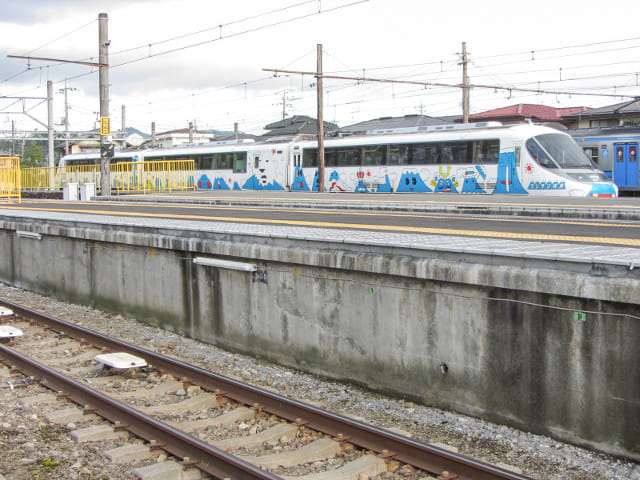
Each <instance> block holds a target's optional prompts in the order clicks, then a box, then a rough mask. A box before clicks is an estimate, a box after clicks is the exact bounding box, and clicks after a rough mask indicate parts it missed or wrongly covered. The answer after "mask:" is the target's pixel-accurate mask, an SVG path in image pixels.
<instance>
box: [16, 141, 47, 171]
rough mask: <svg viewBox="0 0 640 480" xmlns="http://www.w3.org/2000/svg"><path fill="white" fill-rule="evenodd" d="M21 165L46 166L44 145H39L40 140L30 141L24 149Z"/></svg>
mask: <svg viewBox="0 0 640 480" xmlns="http://www.w3.org/2000/svg"><path fill="white" fill-rule="evenodd" d="M21 166H22V167H23V168H25V167H42V166H44V147H43V146H42V145H38V142H28V143H27V145H26V146H25V149H24V157H23V158H22V163H21Z"/></svg>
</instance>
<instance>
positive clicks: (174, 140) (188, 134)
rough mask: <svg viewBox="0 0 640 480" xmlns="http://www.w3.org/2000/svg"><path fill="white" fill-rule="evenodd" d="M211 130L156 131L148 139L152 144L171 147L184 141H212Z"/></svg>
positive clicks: (213, 135)
mask: <svg viewBox="0 0 640 480" xmlns="http://www.w3.org/2000/svg"><path fill="white" fill-rule="evenodd" d="M214 137H215V134H214V133H213V132H201V131H198V130H195V129H189V128H181V129H178V130H169V131H167V132H162V133H157V134H156V135H155V138H154V139H148V140H147V142H152V143H153V146H155V147H158V148H171V147H175V146H176V145H182V144H185V143H204V142H211V141H213V139H214Z"/></svg>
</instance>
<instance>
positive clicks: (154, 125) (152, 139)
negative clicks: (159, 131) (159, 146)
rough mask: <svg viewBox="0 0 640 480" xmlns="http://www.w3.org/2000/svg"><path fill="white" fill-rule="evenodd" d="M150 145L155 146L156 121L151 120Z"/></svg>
mask: <svg viewBox="0 0 640 480" xmlns="http://www.w3.org/2000/svg"><path fill="white" fill-rule="evenodd" d="M151 147H152V148H156V122H151Z"/></svg>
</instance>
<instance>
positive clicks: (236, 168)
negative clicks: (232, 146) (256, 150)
mask: <svg viewBox="0 0 640 480" xmlns="http://www.w3.org/2000/svg"><path fill="white" fill-rule="evenodd" d="M256 158H257V157H256ZM233 173H247V152H235V153H234V154H233Z"/></svg>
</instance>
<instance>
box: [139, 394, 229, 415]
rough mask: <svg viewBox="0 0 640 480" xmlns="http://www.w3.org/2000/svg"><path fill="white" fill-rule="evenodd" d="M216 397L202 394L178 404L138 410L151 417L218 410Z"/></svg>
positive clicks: (153, 406) (152, 406)
mask: <svg viewBox="0 0 640 480" xmlns="http://www.w3.org/2000/svg"><path fill="white" fill-rule="evenodd" d="M217 407H218V401H217V399H216V396H215V395H213V394H210V393H201V394H200V395H196V396H195V397H190V398H187V399H186V400H182V401H180V402H176V403H169V404H165V405H151V406H149V407H139V408H138V410H140V411H141V412H144V413H147V414H149V415H177V414H179V413H185V412H188V411H190V410H203V409H206V408H217Z"/></svg>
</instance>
